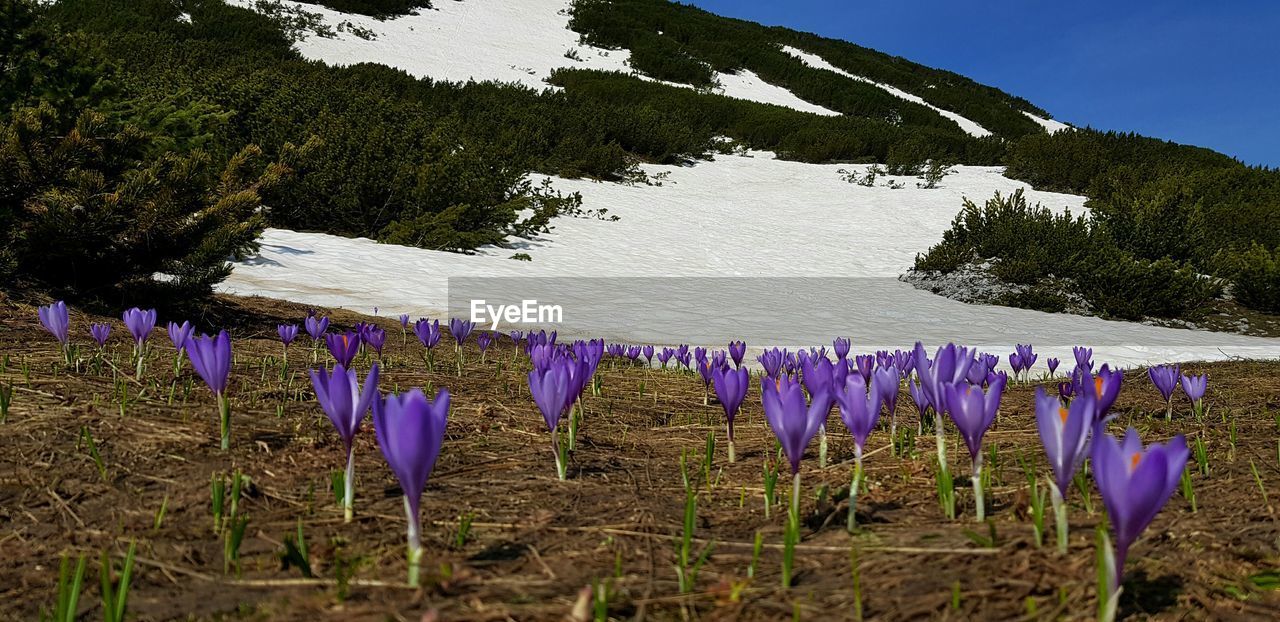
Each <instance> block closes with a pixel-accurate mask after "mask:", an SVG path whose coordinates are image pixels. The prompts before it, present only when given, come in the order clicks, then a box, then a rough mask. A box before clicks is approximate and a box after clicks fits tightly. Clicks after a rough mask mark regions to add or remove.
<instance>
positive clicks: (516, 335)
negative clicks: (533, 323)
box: [508, 330, 524, 346]
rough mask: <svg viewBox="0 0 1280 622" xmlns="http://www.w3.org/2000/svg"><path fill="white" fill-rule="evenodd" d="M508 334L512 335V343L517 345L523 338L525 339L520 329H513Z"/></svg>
mask: <svg viewBox="0 0 1280 622" xmlns="http://www.w3.org/2000/svg"><path fill="white" fill-rule="evenodd" d="M508 336H509V337H511V344H512V345H516V346H518V345H520V340H521V339H524V333H522V332H520V331H518V330H513V331H511V333H510V334H509V335H508Z"/></svg>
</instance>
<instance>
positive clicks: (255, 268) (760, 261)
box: [220, 152, 1280, 365]
mask: <svg viewBox="0 0 1280 622" xmlns="http://www.w3.org/2000/svg"><path fill="white" fill-rule="evenodd" d="M643 168H644V169H645V171H646V172H647V173H648V174H649V175H656V174H659V173H667V175H668V177H667V178H666V179H664V180H663V185H662V186H646V185H636V186H628V185H622V184H611V183H596V182H592V181H589V180H578V179H560V178H555V179H554V180H553V181H554V183H555V186H556V188H557V189H558V190H560V191H562V192H580V193H581V194H582V197H583V207H584V208H585V209H595V208H601V207H604V208H608V210H609V213H610V214H616V215H617V216H619V218H620V219H619V220H618V221H616V222H605V221H601V220H595V219H584V218H560V219H557V220H556V221H554V225H555V230H554V231H553V232H552V233H551V234H549V235H546V236H543V237H542V238H539V239H536V240H513V241H512V242H513V243H514V244H515V246H516V248H492V247H491V248H484V249H481V250H480V252H478V253H477V254H474V255H459V254H455V253H445V252H439V251H430V250H424V249H418V248H410V247H404V246H395V245H390V244H379V243H376V242H374V241H372V240H367V239H348V238H342V237H337V236H330V235H323V234H316V233H301V232H295V231H287V230H282V229H270V230H268V231H267V232H266V233H265V234H264V235H263V237H262V240H261V242H262V249H261V252H260V253H259V254H258V255H257V256H255V257H252V258H249V259H247V260H245V261H243V262H240V263H238V264H236V265H235V269H234V271H233V273H232V275H231V277H230V278H229V279H228V280H227V281H226V282H225V283H223V284H222V286H221V287H220V289H221V290H222V291H224V292H229V293H235V294H240V295H261V296H266V297H271V298H282V299H287V300H293V301H297V302H302V303H307V304H315V305H323V306H333V307H344V308H349V309H354V310H357V311H362V312H366V313H368V312H371V311H372V309H373V307H375V306H377V307H380V308H381V309H382V313H383V315H387V314H390V315H396V314H400V313H409V314H411V315H413V316H415V317H416V316H420V315H432V316H436V317H440V316H441V315H442V314H443V313H444V312H445V310H446V309H447V307H448V297H447V295H448V281H449V279H450V278H451V277H468V276H470V277H548V276H554V277H583V276H585V275H589V276H592V277H682V276H702V277H803V278H844V279H846V280H845V281H842V283H843V285H842V287H844V288H845V289H844V291H841V292H831V291H824V290H823V289H821V288H814V287H810V288H804V287H800V285H801V284H802V283H801V282H800V281H796V285H797V288H796V290H795V291H794V296H796V297H799V298H802V299H803V302H804V303H805V304H807V301H812V302H813V304H814V305H815V306H818V305H820V304H822V303H823V302H824V301H826V300H828V299H829V298H830V297H831V296H832V295H840V296H844V297H845V298H853V299H855V300H853V301H852V302H851V303H850V304H849V306H848V307H847V308H845V307H841V308H840V310H839V312H838V315H837V316H834V317H831V318H829V319H830V321H829V322H827V321H825V319H826V318H824V321H823V322H821V323H820V324H821V328H820V329H815V330H813V331H811V332H807V333H805V334H804V335H802V338H797V339H794V340H795V341H797V343H791V344H789V345H791V346H800V345H819V344H823V343H829V342H830V339H831V338H832V337H833V336H836V335H850V336H852V337H853V338H854V341H855V344H856V348H857V349H858V351H868V350H871V349H878V348H890V349H892V348H903V347H909V346H911V345H912V344H913V343H914V342H915V341H916V340H917V339H918V340H922V341H924V342H925V343H926V344H931V345H936V344H939V343H943V342H946V341H956V342H959V343H966V344H970V345H975V346H981V347H983V348H984V349H988V350H990V351H992V352H1008V351H1011V350H1012V346H1013V344H1015V343H1034V344H1036V345H1037V347H1038V349H1039V350H1041V351H1042V354H1041V361H1043V360H1044V359H1045V358H1047V357H1050V356H1057V357H1059V358H1063V359H1064V360H1070V357H1071V352H1070V346H1071V345H1076V344H1090V345H1093V346H1094V347H1095V351H1096V352H1097V355H1098V360H1099V361H1108V362H1112V363H1113V364H1122V365H1138V364H1147V363H1155V362H1165V361H1171V360H1190V359H1216V358H1223V357H1224V356H1227V355H1244V356H1250V357H1263V356H1269V357H1280V342H1277V340H1274V339H1271V340H1267V339H1260V338H1251V337H1243V336H1239V335H1229V334H1222V333H1205V332H1197V331H1190V330H1177V329H1170V328H1159V327H1153V326H1144V325H1141V324H1136V323H1128V322H1114V321H1107V320H1102V319H1098V318H1094V317H1083V316H1075V315H1065V314H1047V313H1041V312H1037V311H1030V310H1025V309H1014V308H1007V307H995V306H984V305H967V304H964V303H961V302H957V301H955V300H950V299H948V298H944V297H942V296H937V295H934V294H931V293H928V292H925V291H920V290H917V289H915V288H914V287H912V286H911V285H910V284H908V283H903V282H900V281H898V279H897V276H898V275H899V274H901V273H903V272H904V271H906V270H907V269H908V268H909V267H910V266H911V265H912V263H913V261H914V258H915V254H916V253H918V252H922V251H924V250H926V249H927V248H928V247H929V246H930V245H932V244H934V243H935V242H936V241H937V240H938V239H940V237H941V235H942V232H943V231H944V230H946V229H947V227H948V226H949V225H950V223H951V220H952V218H954V216H955V214H956V212H957V211H958V210H959V209H960V204H961V200H962V198H963V197H970V198H972V199H974V200H982V199H985V198H987V197H989V196H991V195H992V194H993V193H994V192H996V191H1000V192H1001V193H1003V194H1008V193H1011V192H1013V191H1014V190H1016V189H1019V188H1022V189H1024V190H1025V192H1026V193H1027V199H1028V201H1030V202H1040V203H1042V204H1044V205H1045V206H1046V207H1050V208H1052V209H1055V210H1061V209H1066V208H1070V209H1071V210H1072V212H1073V213H1079V212H1081V211H1083V205H1084V197H1080V196H1074V195H1067V194H1058V193H1051V192H1040V191H1036V190H1033V189H1029V188H1028V187H1027V186H1026V185H1025V184H1022V183H1020V182H1017V181H1014V180H1011V179H1008V178H1005V177H1004V176H1003V175H1002V174H1001V173H1002V171H1001V169H1000V168H998V167H976V166H958V167H956V173H955V174H954V175H950V176H948V177H947V178H946V179H945V180H944V181H943V186H942V187H940V188H937V189H933V190H923V189H916V188H914V187H912V185H911V184H908V185H907V187H906V188H903V189H898V190H894V189H890V188H887V187H884V186H877V187H871V188H868V187H863V186H859V185H856V184H850V183H847V182H845V181H843V180H842V179H841V175H840V174H839V173H838V172H837V170H838V169H839V168H846V169H858V168H859V167H857V166H851V165H835V164H832V165H826V164H806V163H800V162H789V161H784V160H777V159H773V158H772V156H771V154H768V153H761V152H753V153H750V154H747V155H738V156H719V157H717V159H716V160H715V161H713V162H707V163H701V164H698V165H696V166H692V167H679V166H660V165H645V166H644V167H643ZM859 172H862V171H861V170H859ZM535 181H540V179H536V180H535ZM514 253H526V254H528V255H529V257H530V258H531V259H532V260H531V261H527V262H526V261H514V260H512V259H510V257H511V255H512V254H514ZM852 277H862V278H860V279H858V280H857V281H854V280H852ZM601 287H605V289H600V290H598V291H597V290H596V289H593V288H592V286H590V285H583V286H582V288H581V289H580V290H576V291H575V292H573V294H572V296H576V297H577V299H576V300H578V301H579V302H580V303H581V304H594V302H593V301H596V300H600V299H604V298H606V297H610V296H616V295H617V292H615V291H611V290H609V289H608V287H614V288H616V287H618V285H617V283H616V282H613V281H605V285H603V286H601ZM694 295H697V294H696V292H695V293H694ZM845 298H842V300H843V299H845ZM555 302H556V304H562V305H564V307H565V309H566V313H565V322H564V324H562V325H561V330H562V332H563V333H564V334H566V335H576V336H598V337H604V338H607V339H610V340H618V341H645V340H650V339H654V337H653V336H652V333H649V332H645V331H644V330H643V329H642V328H640V327H636V326H632V325H629V324H627V323H626V322H619V321H616V320H614V321H607V322H601V321H595V320H591V321H586V322H584V323H581V324H574V319H573V316H572V313H571V310H572V309H573V306H574V303H575V299H574V298H572V297H571V298H570V299H566V300H557V301H555ZM655 302H659V301H655ZM705 303H706V304H704V305H698V307H697V308H689V309H679V310H675V311H672V312H671V315H669V316H667V317H669V319H666V318H664V327H665V329H666V330H667V331H668V334H671V333H674V334H687V335H694V336H696V335H700V334H705V333H704V332H702V331H705V330H706V327H707V326H708V325H709V324H713V323H714V321H715V319H716V318H717V317H718V316H720V315H722V314H723V309H725V308H731V307H734V308H736V307H748V306H750V305H749V304H747V302H746V301H741V300H739V301H734V300H721V299H715V300H710V299H708V300H705ZM766 314H767V310H766ZM765 317H767V315H766V316H765ZM779 323H780V322H779V321H767V320H766V321H760V322H752V323H745V324H743V325H741V326H736V325H735V326H733V327H732V329H733V336H734V337H739V338H744V339H746V340H747V342H748V343H749V344H752V345H765V344H777V345H784V343H780V342H779V336H778V335H779V334H780V333H779V331H780V327H779ZM719 337H720V336H719V335H717V340H716V341H712V342H710V343H705V344H704V345H712V346H719V345H722V344H723V341H720V340H719ZM693 339H694V337H690V340H693ZM724 341H727V337H725V338H724Z"/></svg>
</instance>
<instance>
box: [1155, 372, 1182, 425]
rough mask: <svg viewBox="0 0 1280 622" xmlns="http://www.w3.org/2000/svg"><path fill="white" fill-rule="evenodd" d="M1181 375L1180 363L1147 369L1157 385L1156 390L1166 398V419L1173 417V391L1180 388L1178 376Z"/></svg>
mask: <svg viewBox="0 0 1280 622" xmlns="http://www.w3.org/2000/svg"><path fill="white" fill-rule="evenodd" d="M1179 375H1181V372H1180V371H1179V368H1178V365H1176V364H1175V365H1157V366H1155V367H1152V368H1149V369H1147V376H1149V377H1150V378H1151V384H1154V385H1155V386H1156V390H1157V391H1159V392H1160V397H1162V398H1164V401H1165V404H1166V405H1167V407H1168V408H1167V410H1166V411H1165V419H1172V418H1173V391H1174V389H1177V388H1178V376H1179Z"/></svg>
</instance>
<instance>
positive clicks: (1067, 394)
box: [1058, 382, 1076, 400]
mask: <svg viewBox="0 0 1280 622" xmlns="http://www.w3.org/2000/svg"><path fill="white" fill-rule="evenodd" d="M1075 394H1076V385H1075V384H1074V383H1071V382H1059V383H1058V397H1060V398H1062V399H1064V400H1069V399H1071V396H1073V395H1075Z"/></svg>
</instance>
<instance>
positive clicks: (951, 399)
mask: <svg viewBox="0 0 1280 622" xmlns="http://www.w3.org/2000/svg"><path fill="white" fill-rule="evenodd" d="M945 391H946V395H947V397H946V404H947V406H946V411H947V414H949V415H950V416H951V420H952V421H953V422H954V423H955V424H956V428H957V429H958V430H960V436H961V437H963V438H964V442H965V445H966V446H967V447H968V448H969V456H970V457H972V458H974V459H975V460H979V459H981V457H982V437H983V435H985V434H986V433H987V428H989V427H991V424H992V422H994V421H995V419H996V411H998V410H1000V397H1001V395H1002V394H1003V393H1004V381H1003V378H997V379H996V381H995V382H994V383H992V385H991V386H990V387H989V388H988V389H987V391H986V393H983V391H982V389H981V388H979V387H976V386H974V385H971V384H968V383H966V382H957V383H953V384H949V385H947V386H946V387H945Z"/></svg>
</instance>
